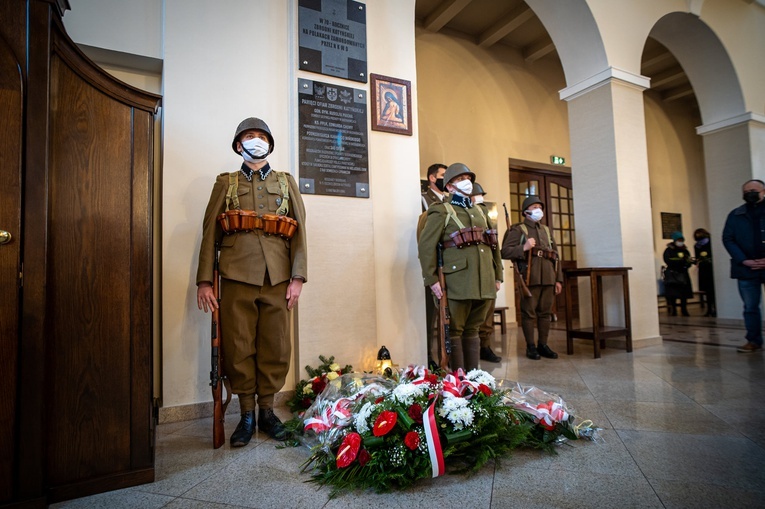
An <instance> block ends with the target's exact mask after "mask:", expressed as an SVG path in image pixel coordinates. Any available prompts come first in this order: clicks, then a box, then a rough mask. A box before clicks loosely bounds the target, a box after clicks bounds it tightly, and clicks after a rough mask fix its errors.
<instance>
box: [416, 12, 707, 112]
mask: <svg viewBox="0 0 765 509" xmlns="http://www.w3.org/2000/svg"><path fill="white" fill-rule="evenodd" d="M415 20H416V22H417V23H418V25H420V26H422V27H423V28H425V29H426V30H429V31H431V32H441V33H444V34H447V35H448V34H457V35H460V36H462V37H468V38H472V39H473V40H474V41H475V44H476V45H478V46H480V47H483V48H488V47H491V46H494V45H497V44H501V45H505V46H509V47H511V48H514V49H516V50H518V52H519V53H520V54H521V55H522V56H523V58H524V60H525V61H526V63H527V64H528V65H532V64H533V63H534V62H536V61H537V60H540V59H543V58H544V59H555V60H557V61H558V62H560V57H559V56H558V52H557V51H556V49H555V44H554V43H553V40H552V38H551V37H550V35H549V34H548V32H547V30H546V29H545V27H544V25H543V24H542V22H541V21H540V20H539V18H538V17H537V16H536V14H534V11H532V10H531V8H530V7H529V6H528V5H527V4H526V2H525V1H524V0H417V1H416V4H415ZM641 74H642V75H643V76H647V77H649V78H651V89H650V90H649V91H647V93H649V94H652V95H653V96H654V97H655V98H657V99H658V100H661V101H665V102H668V103H669V102H672V103H677V105H679V106H681V107H685V108H687V109H688V110H689V113H693V114H695V115H698V104H697V102H696V96H695V94H694V91H693V88H692V87H691V84H690V81H689V80H688V76H686V74H685V71H684V70H683V68H682V67H681V66H680V64H679V63H678V61H677V59H676V58H675V57H674V56H673V55H672V53H670V52H669V50H667V48H665V47H664V46H662V45H661V44H659V43H658V42H657V41H655V40H654V39H651V38H649V39H648V40H647V42H646V45H645V48H644V50H643V56H642V63H641Z"/></svg>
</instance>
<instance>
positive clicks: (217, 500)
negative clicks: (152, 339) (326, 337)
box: [52, 310, 765, 509]
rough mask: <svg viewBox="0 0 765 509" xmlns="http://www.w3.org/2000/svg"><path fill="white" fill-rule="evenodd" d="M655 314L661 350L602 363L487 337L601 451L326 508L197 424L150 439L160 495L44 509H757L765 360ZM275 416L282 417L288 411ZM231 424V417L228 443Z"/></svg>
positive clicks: (300, 451)
mask: <svg viewBox="0 0 765 509" xmlns="http://www.w3.org/2000/svg"><path fill="white" fill-rule="evenodd" d="M661 313H664V312H661ZM661 313H660V315H661V316H660V318H661V323H660V325H661V333H662V336H663V338H664V341H663V342H662V343H661V344H660V345H656V346H652V347H648V348H643V349H639V350H635V351H633V352H632V353H627V352H626V351H625V350H624V349H619V348H608V349H606V350H603V356H602V358H600V359H593V357H592V348H591V344H590V343H588V342H584V341H581V342H580V341H577V342H575V347H574V354H573V355H567V354H566V353H565V352H566V341H565V331H563V330H561V328H560V326H559V325H560V324H556V325H555V328H554V330H553V332H552V334H551V337H550V346H551V347H552V348H553V349H554V350H556V351H557V352H558V353H559V355H560V357H559V358H558V359H555V360H550V359H541V360H538V361H534V360H531V359H527V358H526V357H525V342H524V341H523V340H522V335H521V334H520V331H519V329H517V328H516V327H513V326H509V327H508V332H507V334H506V335H500V334H499V333H497V335H496V336H495V342H494V344H493V345H492V348H493V349H494V351H495V352H496V353H497V354H498V355H501V356H502V362H500V363H486V362H484V363H483V368H484V369H486V370H487V371H489V372H490V373H491V374H492V375H494V376H495V377H496V378H502V379H506V380H509V381H520V382H522V383H525V384H533V385H536V386H538V387H540V388H542V389H544V390H546V391H547V392H550V393H554V394H558V395H560V396H562V397H563V398H564V400H565V401H566V402H567V404H568V405H569V406H570V408H571V409H572V413H573V414H574V415H575V416H576V418H577V420H580V419H590V420H592V421H593V422H594V423H595V425H596V426H598V427H600V428H602V429H601V431H600V432H599V436H600V440H598V441H596V442H590V441H577V442H569V443H567V444H564V445H562V446H560V447H558V448H557V454H547V453H543V452H540V451H536V450H519V451H515V452H514V453H513V454H512V455H511V456H510V457H508V458H504V459H503V460H502V461H500V462H497V463H490V464H488V465H486V466H485V467H484V468H483V469H482V470H481V471H480V472H479V473H478V474H476V475H473V476H465V475H447V476H444V477H441V478H438V479H427V480H424V481H422V482H420V483H418V484H417V485H416V486H415V487H413V488H412V489H409V490H406V491H400V492H394V493H385V494H376V493H373V492H370V491H366V492H356V493H349V494H344V495H340V496H338V497H337V498H334V499H330V497H329V490H328V489H326V488H322V489H318V488H317V487H316V486H315V485H313V484H311V483H306V481H307V480H308V479H309V478H310V476H309V475H308V474H307V473H301V472H300V466H301V465H302V464H303V462H304V461H305V460H306V459H307V458H308V455H309V451H308V450H307V449H306V448H287V449H280V448H277V445H278V444H277V442H275V441H273V440H271V439H269V438H268V437H267V436H264V435H263V434H262V433H257V434H256V435H255V436H254V437H253V440H252V442H251V443H250V445H248V446H247V447H243V448H238V449H232V448H231V447H230V446H229V445H228V444H226V445H225V446H224V447H222V448H221V449H218V450H213V449H212V445H211V437H210V434H211V428H212V420H211V419H210V418H205V419H197V420H193V421H186V422H174V423H167V424H162V425H160V426H158V429H157V437H158V438H157V448H156V465H155V466H156V481H155V482H154V483H151V484H147V485H142V486H136V487H134V488H129V489H125V490H120V491H115V492H111V493H104V494H101V495H95V496H92V497H86V498H82V499H78V500H71V501H67V502H61V503H58V504H54V505H53V506H52V507H54V508H67V509H70V508H75V509H76V508H100V507H103V508H117V509H121V508H155V507H156V508H159V507H164V508H168V509H202V508H204V509H208V508H209V509H244V508H249V509H253V508H257V509H259V508H273V507H290V508H293V507H294V508H300V507H305V508H310V509H339V508H346V507H353V508H373V507H375V508H376V507H385V508H386V509H396V508H402V509H403V508H406V509H409V508H411V507H442V508H445V509H450V508H455V509H456V508H459V509H463V508H465V507H471V508H487V509H500V508H515V507H518V508H556V507H561V508H570V507H587V508H589V509H597V508H611V507H620V508H621V507H627V508H629V507H635V508H651V507H657V508H661V507H665V508H707V507H708V508H713V507H731V508H748V507H761V506H762V503H761V497H762V495H761V493H762V492H763V491H764V490H765V475H764V474H763V472H765V426H763V424H765V410H764V409H763V405H762V401H764V400H765V383H763V382H765V355H763V354H761V353H758V354H751V355H747V354H739V353H737V352H736V350H735V348H734V347H735V346H738V345H739V344H742V343H743V341H742V339H741V338H742V337H743V329H742V328H741V326H740V323H738V322H735V321H724V320H714V319H709V318H703V317H698V316H692V317H687V318H686V317H668V316H666V314H665V313H664V314H661ZM692 313H694V310H692ZM519 338H520V340H519ZM277 413H278V415H279V416H280V417H282V418H288V417H289V412H288V411H287V410H286V409H285V408H278V409H277ZM237 422H238V416H228V418H227V422H226V436H227V437H228V436H229V435H230V433H231V432H232V431H233V429H234V428H235V427H236V424H237Z"/></svg>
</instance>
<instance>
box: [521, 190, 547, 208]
mask: <svg viewBox="0 0 765 509" xmlns="http://www.w3.org/2000/svg"><path fill="white" fill-rule="evenodd" d="M535 203H538V204H540V205H541V206H542V210H544V208H545V204H544V203H542V200H540V199H539V196H536V195H533V194H532V195H531V196H529V197H527V198H526V199H525V200H523V205H521V212H526V210H527V209H528V208H529V207H531V206H532V205H534V204H535Z"/></svg>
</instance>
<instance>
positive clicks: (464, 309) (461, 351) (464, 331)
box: [449, 299, 494, 371]
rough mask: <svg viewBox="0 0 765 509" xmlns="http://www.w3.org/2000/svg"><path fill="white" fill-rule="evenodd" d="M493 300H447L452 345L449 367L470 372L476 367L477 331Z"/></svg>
mask: <svg viewBox="0 0 765 509" xmlns="http://www.w3.org/2000/svg"><path fill="white" fill-rule="evenodd" d="M492 302H494V300H493V299H491V300H490V299H478V300H453V299H449V315H450V317H451V320H450V321H449V338H450V340H451V344H452V353H451V357H450V362H449V364H450V366H451V368H452V369H457V368H463V369H464V370H465V371H470V370H471V369H475V368H477V367H478V360H479V359H478V358H479V350H480V346H481V345H480V339H479V337H478V330H479V328H480V327H481V324H482V323H483V322H484V321H485V320H486V312H487V310H488V309H489V307H490V306H491V303H492Z"/></svg>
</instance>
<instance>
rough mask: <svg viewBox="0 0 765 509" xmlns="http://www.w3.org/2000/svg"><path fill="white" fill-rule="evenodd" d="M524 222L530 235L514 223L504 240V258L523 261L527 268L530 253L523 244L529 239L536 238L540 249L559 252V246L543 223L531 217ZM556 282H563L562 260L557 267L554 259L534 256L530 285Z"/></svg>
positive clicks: (522, 273)
mask: <svg viewBox="0 0 765 509" xmlns="http://www.w3.org/2000/svg"><path fill="white" fill-rule="evenodd" d="M523 224H524V225H525V226H526V231H527V232H528V235H526V234H525V233H524V232H523V230H522V229H521V227H520V225H519V224H516V225H513V226H512V227H511V228H510V230H509V231H508V233H507V235H505V238H504V240H503V242H502V258H504V259H505V260H512V261H513V263H517V262H521V265H524V270H525V263H526V259H527V256H528V253H527V252H526V251H524V250H523V244H524V243H525V242H526V240H527V239H530V238H531V239H534V240H535V241H536V246H535V247H537V248H540V249H546V250H552V251H556V252H557V251H558V248H557V246H556V245H555V241H554V240H553V239H551V238H550V236H548V234H547V231H545V227H544V226H543V225H542V224H540V223H538V222H537V221H532V220H531V219H524V221H523ZM550 234H551V235H552V231H550ZM520 268H521V267H519V270H520ZM521 275H522V276H523V277H526V274H525V273H524V272H523V271H521ZM556 282H557V283H563V270H562V269H561V264H560V262H558V263H557V267H556V264H555V263H554V262H553V261H552V260H548V259H546V258H540V257H538V256H532V257H531V273H530V274H529V282H528V283H529V286H536V285H555V283H556Z"/></svg>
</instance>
